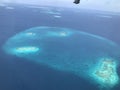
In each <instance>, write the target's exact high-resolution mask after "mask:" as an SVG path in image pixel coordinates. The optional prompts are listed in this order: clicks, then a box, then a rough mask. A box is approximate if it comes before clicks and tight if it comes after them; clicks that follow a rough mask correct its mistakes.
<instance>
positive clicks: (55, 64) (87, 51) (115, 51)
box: [3, 26, 120, 88]
mask: <svg viewBox="0 0 120 90" xmlns="http://www.w3.org/2000/svg"><path fill="white" fill-rule="evenodd" d="M3 50H4V51H5V52H6V53H8V54H11V55H16V56H18V57H23V58H27V60H28V61H29V60H30V61H33V62H36V63H40V64H44V65H48V66H49V67H51V68H53V69H56V70H61V71H67V72H71V73H74V74H76V75H78V76H80V77H83V78H86V79H87V80H88V81H90V82H93V83H97V84H99V85H100V86H101V87H105V88H112V87H114V86H115V85H117V83H119V76H118V73H117V66H118V65H119V56H120V47H119V46H118V45H117V44H116V43H114V42H112V41H110V40H108V39H106V38H103V37H100V36H97V35H93V34H90V33H86V32H82V31H79V30H74V29H68V28H60V27H47V26H40V27H33V28H30V29H27V30H25V31H23V32H20V33H18V34H16V35H14V36H13V37H11V38H9V39H8V41H6V43H5V44H4V46H3Z"/></svg>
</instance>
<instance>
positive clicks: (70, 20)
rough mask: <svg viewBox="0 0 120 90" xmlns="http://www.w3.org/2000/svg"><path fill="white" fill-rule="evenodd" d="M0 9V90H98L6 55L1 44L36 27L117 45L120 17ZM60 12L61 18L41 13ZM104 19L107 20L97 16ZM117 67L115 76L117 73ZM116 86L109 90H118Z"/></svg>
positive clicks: (70, 76)
mask: <svg viewBox="0 0 120 90" xmlns="http://www.w3.org/2000/svg"><path fill="white" fill-rule="evenodd" d="M12 7H14V9H7V8H6V7H0V47H1V48H0V90H99V88H98V85H93V84H92V83H90V82H88V81H87V80H85V79H83V78H80V77H78V76H75V75H73V74H72V73H67V72H60V71H56V70H53V69H51V68H49V67H47V66H43V65H40V64H36V63H34V62H28V61H27V60H25V59H23V58H18V57H15V56H12V55H7V54H6V53H5V52H3V50H2V46H3V44H4V43H5V42H6V41H7V39H9V38H10V37H11V36H13V35H15V34H16V33H18V32H21V31H24V30H25V29H28V28H31V27H36V26H57V27H66V28H73V29H77V30H81V31H85V32H89V33H92V34H96V35H100V36H103V37H106V38H108V39H110V40H112V41H114V42H116V43H117V44H119V45H120V39H119V38H120V36H119V34H120V31H119V29H120V25H119V23H120V16H119V15H117V14H116V15H115V14H113V13H106V12H99V11H89V10H78V9H69V8H56V7H45V8H46V9H43V8H30V7H27V6H25V5H24V6H21V5H18V6H12ZM49 10H50V11H53V12H59V13H61V14H60V16H61V18H55V17H54V14H50V13H47V12H44V11H49ZM101 16H107V17H101ZM119 70H120V69H119V68H118V73H119V74H120V71H119ZM119 89H120V86H119V85H117V86H116V87H115V88H114V89H113V90H119Z"/></svg>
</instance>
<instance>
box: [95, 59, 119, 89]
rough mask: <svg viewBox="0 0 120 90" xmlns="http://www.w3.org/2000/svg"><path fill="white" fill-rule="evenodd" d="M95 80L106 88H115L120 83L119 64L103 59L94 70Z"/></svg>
mask: <svg viewBox="0 0 120 90" xmlns="http://www.w3.org/2000/svg"><path fill="white" fill-rule="evenodd" d="M93 78H95V79H96V80H97V81H98V82H99V83H100V84H101V85H102V86H104V87H105V88H107V87H109V88H110V87H111V88H112V87H113V86H115V85H116V84H118V82H119V76H118V74H117V63H116V61H115V60H113V59H112V58H102V59H101V60H100V61H99V63H98V65H97V66H96V68H94V72H93Z"/></svg>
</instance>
